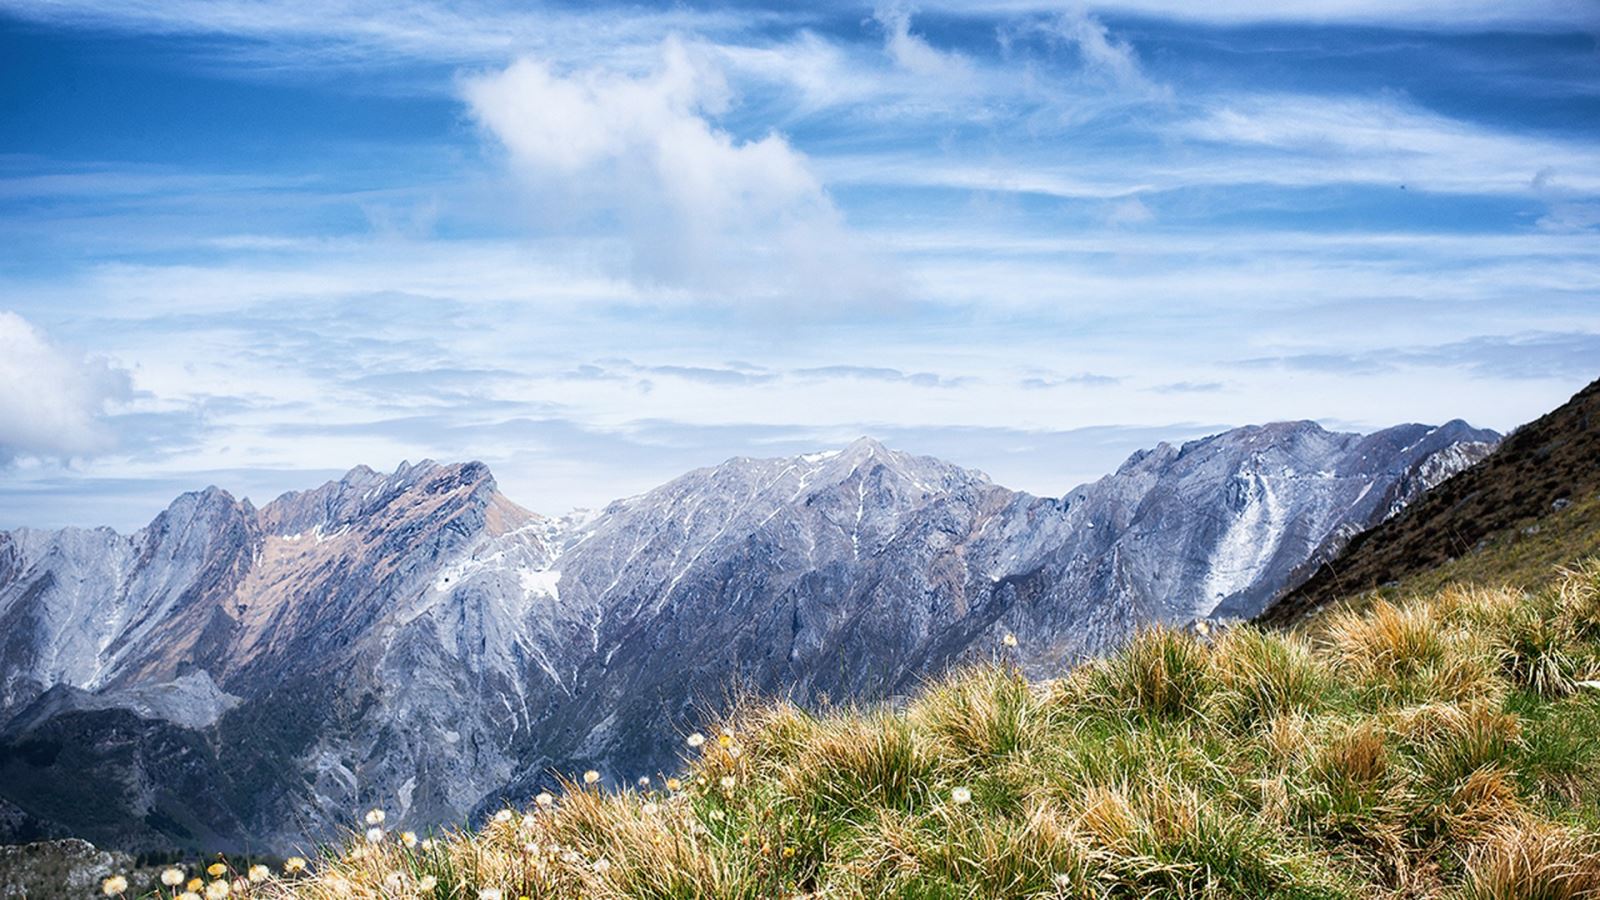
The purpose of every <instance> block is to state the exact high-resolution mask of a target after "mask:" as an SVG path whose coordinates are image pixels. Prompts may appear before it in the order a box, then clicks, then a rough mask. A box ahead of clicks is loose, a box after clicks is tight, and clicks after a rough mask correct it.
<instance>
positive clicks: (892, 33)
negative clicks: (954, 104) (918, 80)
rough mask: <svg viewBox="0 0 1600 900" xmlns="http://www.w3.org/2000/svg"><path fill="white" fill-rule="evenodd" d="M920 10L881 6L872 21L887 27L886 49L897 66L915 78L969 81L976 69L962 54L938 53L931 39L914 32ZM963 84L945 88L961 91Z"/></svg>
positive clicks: (907, 7)
mask: <svg viewBox="0 0 1600 900" xmlns="http://www.w3.org/2000/svg"><path fill="white" fill-rule="evenodd" d="M915 11H916V10H915V9H914V8H913V7H912V6H910V5H909V4H906V3H890V4H886V5H883V6H879V7H878V8H877V9H875V10H874V11H873V13H872V17H873V18H874V19H876V20H877V21H878V24H879V25H882V26H883V30H884V36H883V49H884V52H886V53H888V54H889V58H890V59H892V60H894V63H895V65H897V66H899V67H900V68H902V69H905V70H906V71H907V72H910V73H912V74H914V75H922V76H925V77H929V78H955V79H965V78H966V77H967V76H968V75H970V74H971V71H972V65H971V63H969V62H968V61H967V59H966V57H964V56H961V55H960V54H958V53H949V52H946V51H943V50H938V49H935V48H934V46H933V45H932V44H929V43H928V41H927V39H925V38H923V37H922V36H921V35H918V34H913V33H912V31H911V15H912V13H913V12H915ZM961 84H962V81H955V82H948V83H946V84H945V85H944V86H945V87H950V88H959V87H960V85H961Z"/></svg>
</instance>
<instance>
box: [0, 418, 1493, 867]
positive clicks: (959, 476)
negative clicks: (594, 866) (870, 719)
mask: <svg viewBox="0 0 1600 900" xmlns="http://www.w3.org/2000/svg"><path fill="white" fill-rule="evenodd" d="M1496 439H1497V435H1494V434H1493V433H1492V432H1486V431H1480V430H1476V429H1473V428H1471V427H1470V426H1467V425H1466V424H1465V423H1462V422H1451V423H1448V424H1446V425H1444V426H1439V427H1437V428H1429V427H1426V426H1420V425H1406V426H1398V427H1396V428H1391V429H1386V430H1384V431H1380V432H1377V433H1374V434H1372V435H1366V436H1362V435H1353V434H1339V433H1332V432H1328V431H1326V430H1324V429H1322V428H1320V427H1319V426H1317V425H1315V424H1314V423H1310V422H1291V423H1277V424H1273V425H1267V426H1259V427H1250V428H1241V429H1235V430H1233V431H1229V432H1224V433H1222V434H1219V435H1215V436H1212V437H1209V438H1204V439H1201V440H1196V441H1190V442H1188V443H1185V444H1183V445H1181V446H1173V445H1169V444H1162V445H1160V446H1158V447H1156V448H1154V449H1152V450H1149V451H1143V452H1141V453H1138V454H1135V455H1134V456H1133V457H1131V458H1130V459H1129V460H1128V461H1127V462H1126V463H1125V464H1124V465H1123V466H1122V467H1121V468H1119V469H1118V471H1117V472H1116V473H1114V474H1112V475H1108V476H1106V477H1104V478H1102V479H1100V480H1099V481H1097V482H1094V483H1092V484H1089V485H1084V486H1082V487H1080V488H1077V489H1075V490H1073V491H1071V492H1069V493H1068V494H1067V495H1066V496H1064V497H1062V498H1041V497H1035V496H1032V495H1029V494H1025V493H1020V492H1016V491H1011V490H1008V489H1006V488H1003V487H1000V486H998V485H995V484H993V483H992V482H991V481H990V480H989V479H988V478H987V477H986V476H984V475H983V474H981V473H978V472H975V471H972V470H967V469H962V468H960V467H957V466H954V465H951V464H949V463H945V462H942V461H940V460H937V459H933V458H930V457H919V456H913V455H910V454H906V453H901V452H898V451H893V450H889V449H887V448H885V447H883V446H882V445H881V444H878V443H877V442H875V441H872V440H870V439H862V440H859V441H856V442H855V443H853V444H851V445H850V446H848V447H846V448H843V449H840V450H834V451H828V452H822V453H815V454H807V455H804V456H799V457H793V458H788V459H747V458H739V459H733V460H729V461H728V462H726V463H723V464H722V465H719V466H715V467H711V468H707V469H700V470H696V471H693V472H690V473H687V474H685V475H684V476H682V477H680V478H678V479H674V480H673V481H671V482H668V483H667V484H665V485H662V486H661V487H659V488H656V489H655V490H653V491H650V492H648V493H646V494H643V495H640V496H637V497H633V498H629V499H626V500H620V501H617V502H615V503H613V504H611V505H610V506H608V507H606V508H605V509H604V510H602V511H599V512H598V513H594V514H592V515H588V516H581V517H569V518H566V519H555V518H550V517H546V516H541V515H538V514H536V513H533V512H530V511H528V510H526V509H523V508H522V507H520V506H517V505H516V504H514V503H512V502H511V501H510V500H508V499H507V498H505V497H504V496H503V495H502V494H501V493H500V492H499V490H498V488H497V487H496V485H495V483H494V479H493V477H492V475H491V474H490V473H489V471H488V469H487V467H485V466H484V465H482V464H481V463H464V464H454V465H440V464H437V463H433V462H427V461H425V462H423V463H419V464H416V465H402V466H401V467H400V468H399V469H397V470H396V471H395V472H393V473H389V474H383V473H379V472H375V471H373V470H371V469H368V468H366V467H358V468H356V469H353V470H351V471H350V472H349V473H348V474H347V475H346V476H344V477H343V478H341V479H340V480H338V481H335V482H330V483H328V484H325V485H323V486H322V487H319V488H316V489H314V490H309V491H302V492H295V493H290V494H285V495H284V496H282V497H279V498H278V499H276V500H274V501H272V502H271V503H269V504H267V505H265V506H263V507H261V508H260V509H256V508H255V507H253V506H252V505H251V504H250V503H249V502H248V501H240V500H236V499H234V498H233V497H231V496H230V495H228V494H227V493H226V492H224V491H220V490H218V489H215V488H210V489H207V490H205V491H200V492H195V493H191V494H185V495H183V496H182V497H180V498H178V499H177V500H176V501H174V503H173V504H172V506H171V507H169V508H168V509H167V510H166V511H164V512H163V513H161V514H160V515H159V516H157V517H156V519H155V520H154V521H153V522H152V523H151V524H150V525H149V526H148V527H146V528H144V529H142V530H140V531H139V532H137V533H135V534H133V535H120V534H117V533H115V532H113V531H111V530H109V529H63V530H61V531H54V532H45V531H36V530H29V529H20V530H18V531H15V532H9V533H0V829H9V832H10V833H11V834H12V835H13V836H28V835H32V834H47V833H52V832H70V833H73V834H79V835H83V836H86V837H89V838H91V839H93V840H95V841H96V842H98V843H101V844H109V845H116V846H128V847H159V846H170V845H187V846H204V847H218V846H240V845H242V844H244V843H246V842H247V841H248V840H249V838H247V837H246V836H250V835H255V836H259V840H262V841H265V843H266V844H267V846H269V847H274V848H283V847H287V846H289V845H291V844H293V843H295V842H297V841H301V840H303V839H304V838H305V837H307V836H309V835H318V834H325V833H327V831H328V830H329V829H330V828H331V827H333V826H334V825H335V824H337V823H342V822H344V821H347V819H348V815H349V812H350V811H351V810H353V809H356V808H358V807H360V806H362V805H364V804H369V803H382V804H383V805H385V806H387V807H389V808H390V809H392V810H395V811H396V813H397V818H399V819H400V820H401V821H402V822H407V823H418V824H431V823H440V822H450V821H456V820H459V819H460V818H461V817H463V816H467V815H472V814H481V813H482V811H483V810H485V809H487V808H488V807H489V806H490V805H493V804H496V803H498V802H499V800H500V798H501V797H502V796H506V795H510V796H526V795H527V794H530V793H531V792H533V791H534V790H537V789H538V787H539V786H541V785H543V784H547V783H548V781H549V778H550V775H549V772H550V770H551V769H552V768H557V769H560V770H563V771H572V770H574V769H575V768H588V767H591V766H592V767H596V768H599V769H601V771H602V772H604V773H605V776H606V778H607V779H608V781H612V782H613V783H615V782H624V781H627V780H631V779H632V778H633V777H635V776H637V775H640V774H646V773H654V772H655V771H657V770H659V769H661V768H664V767H671V765H672V764H673V761H674V754H675V752H676V749H677V746H678V742H677V740H676V735H677V733H678V731H679V730H681V729H685V728H687V727H690V726H691V725H692V724H693V723H695V722H697V721H699V719H700V712H701V711H702V707H703V705H705V704H713V705H714V704H717V703H719V702H721V701H723V700H724V699H725V697H726V692H727V691H728V690H729V688H730V686H732V685H740V686H744V687H749V688H753V689H755V690H758V691H761V692H764V693H769V694H772V693H781V694H786V695H789V696H793V697H796V698H799V699H801V700H804V701H808V702H812V701H816V700H817V699H818V698H820V697H823V696H827V697H831V698H834V699H837V700H843V699H847V698H860V699H874V698H883V697H888V696H892V695H896V694H901V693H905V692H908V691H909V690H910V689H911V688H912V687H913V686H914V685H915V684H916V683H917V682H918V681H919V680H921V679H922V678H925V677H926V676H928V675H929V674H932V673H936V672H938V671H940V670H941V669H943V668H945V667H947V666H949V665H951V664H953V663H957V662H959V661H961V660H964V659H970V658H974V657H986V656H988V655H992V654H994V653H995V652H998V648H999V646H1000V645H999V639H1000V637H1001V636H1003V635H1005V634H1016V635H1018V636H1019V637H1020V639H1021V646H1020V647H1019V648H1018V650H1017V651H1015V652H1016V653H1017V654H1018V658H1019V661H1020V662H1021V663H1022V664H1023V665H1024V667H1025V668H1026V669H1027V670H1028V671H1030V672H1032V673H1035V674H1042V673H1046V672H1051V671H1056V670H1058V669H1059V667H1060V666H1062V665H1064V664H1067V663H1070V662H1071V661H1073V660H1076V659H1081V658H1083V657H1084V656H1086V655H1089V654H1095V653H1099V652H1103V651H1104V650H1106V649H1107V648H1109V647H1111V646H1114V645H1115V644H1117V643H1118V642H1120V641H1121V640H1122V639H1123V638H1124V637H1125V636H1126V635H1127V634H1128V633H1129V632H1130V630H1131V629H1133V628H1135V627H1136V626H1138V625H1139V624H1143V623H1147V622H1152V621H1186V620H1188V619H1191V618H1195V617H1197V616H1207V615H1212V614H1213V613H1218V614H1227V615H1248V614H1251V613H1253V612H1255V611H1257V610H1259V609H1260V608H1262V607H1263V606H1264V605H1266V604H1267V603H1268V602H1269V601H1270V600H1271V599H1272V598H1273V597H1274V596H1275V595H1276V594H1277V593H1279V592H1280V591H1281V590H1282V589H1283V588H1285V587H1286V586H1288V585H1289V584H1291V583H1292V582H1293V581H1294V580H1295V578H1296V577H1297V576H1298V575H1299V574H1300V573H1303V572H1305V571H1307V570H1308V569H1309V567H1310V566H1312V565H1313V564H1314V563H1315V562H1316V561H1317V560H1318V559H1320V558H1323V557H1325V556H1327V555H1330V554H1331V553H1333V552H1334V551H1336V550H1337V548H1338V547H1340V546H1342V544H1343V543H1344V542H1345V541H1346V540H1348V539H1349V537H1350V535H1352V534H1355V533H1357V532H1359V531H1361V530H1364V529H1365V528H1368V527H1370V526H1372V525H1375V524H1377V523H1379V522H1381V521H1383V520H1384V519H1385V518H1387V517H1388V516H1390V515H1391V514H1392V513H1394V512H1395V511H1396V510H1397V509H1400V508H1402V507H1403V506H1404V505H1405V504H1407V503H1409V502H1411V501H1412V500H1414V499H1415V498H1416V496H1418V494H1420V493H1421V492H1422V491H1423V490H1425V489H1427V488H1428V487H1429V486H1431V485H1432V484H1434V483H1436V482H1437V481H1439V480H1440V479H1441V478H1444V477H1446V476H1448V475H1450V474H1452V473H1453V472H1455V471H1458V470H1459V469H1461V468H1463V467H1465V466H1467V465H1470V464H1471V463H1472V462H1475V461H1476V460H1478V459H1480V458H1482V457H1483V456H1485V455H1487V454H1488V453H1489V452H1490V450H1491V449H1492V448H1493V446H1494V442H1495V440H1496ZM91 798H94V799H91Z"/></svg>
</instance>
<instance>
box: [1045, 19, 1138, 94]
mask: <svg viewBox="0 0 1600 900" xmlns="http://www.w3.org/2000/svg"><path fill="white" fill-rule="evenodd" d="M1044 27H1045V30H1046V31H1048V32H1049V33H1051V34H1053V35H1055V36H1056V37H1059V38H1061V39H1063V40H1066V41H1068V42H1070V43H1071V44H1072V45H1073V46H1075V47H1076V48H1077V50H1078V56H1079V57H1080V58H1081V59H1082V60H1083V67H1084V70H1085V71H1086V72H1088V73H1090V74H1092V75H1094V76H1096V77H1098V78H1101V79H1103V80H1105V81H1107V82H1109V83H1110V84H1112V85H1114V86H1116V87H1117V88H1120V89H1121V90H1123V91H1128V92H1131V93H1136V94H1145V95H1150V96H1162V95H1165V94H1166V93H1167V90H1166V89H1165V88H1164V87H1162V86H1160V85H1157V84H1155V83H1154V82H1152V81H1151V80H1150V79H1149V78H1147V77H1146V76H1145V74H1144V70H1143V69H1141V68H1140V67H1139V56H1138V54H1137V53H1136V52H1135V51H1134V49H1133V45H1132V44H1129V43H1128V42H1127V41H1125V40H1122V39H1120V38H1117V37H1113V36H1112V34H1111V32H1110V31H1109V30H1107V28H1106V26H1105V25H1103V24H1102V23H1101V22H1100V20H1099V19H1096V18H1095V17H1094V16H1091V15H1089V14H1088V13H1086V12H1084V11H1083V10H1081V9H1078V10H1074V11H1070V12H1066V13H1063V14H1061V15H1060V16H1057V17H1056V18H1055V19H1053V20H1051V21H1050V23H1049V24H1047V25H1046V26H1044Z"/></svg>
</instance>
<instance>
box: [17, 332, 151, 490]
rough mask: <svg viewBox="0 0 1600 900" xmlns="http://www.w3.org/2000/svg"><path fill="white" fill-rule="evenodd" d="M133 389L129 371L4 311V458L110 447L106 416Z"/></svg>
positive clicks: (73, 453) (81, 452)
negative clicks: (52, 339) (75, 348)
mask: <svg viewBox="0 0 1600 900" xmlns="http://www.w3.org/2000/svg"><path fill="white" fill-rule="evenodd" d="M131 395H132V388H131V382H130V380H129V378H128V373H127V372H126V371H124V370H122V369H117V368H114V367H113V366H111V364H110V363H108V362H106V361H105V360H103V359H98V358H92V357H87V356H84V355H83V354H81V353H77V352H74V351H72V350H68V349H66V348H64V347H60V346H57V345H56V344H53V343H51V342H50V341H49V340H48V339H47V338H46V337H45V336H44V335H43V334H41V333H40V332H39V330H38V329H36V328H34V327H33V326H32V325H31V324H29V323H28V322H27V320H25V319H23V318H22V317H21V316H19V315H17V314H15V313H11V312H4V311H0V462H10V461H12V460H14V459H16V458H17V457H20V456H39V457H71V456H81V455H86V454H91V453H96V452H99V451H102V450H105V449H108V448H109V447H110V446H111V444H112V435H111V431H110V429H109V428H108V427H107V426H106V424H105V422H104V416H105V414H106V412H107V411H108V409H109V408H110V407H111V406H112V405H114V404H116V403H120V402H123V401H126V400H128V399H129V398H130V397H131Z"/></svg>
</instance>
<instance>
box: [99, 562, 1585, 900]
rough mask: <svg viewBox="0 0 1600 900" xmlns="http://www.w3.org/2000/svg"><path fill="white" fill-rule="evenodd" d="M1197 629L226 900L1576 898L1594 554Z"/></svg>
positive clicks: (995, 680) (952, 686)
mask: <svg viewBox="0 0 1600 900" xmlns="http://www.w3.org/2000/svg"><path fill="white" fill-rule="evenodd" d="M1212 637H1213V638H1214V640H1213V639H1208V638H1206V637H1198V636H1192V635H1187V634H1181V633H1177V632H1173V631H1167V630H1156V631H1151V632H1147V633H1145V634H1143V635H1141V636H1139V637H1138V638H1137V639H1135V640H1134V641H1133V642H1132V643H1131V644H1130V645H1129V646H1127V647H1126V649H1124V650H1123V651H1122V652H1121V653H1119V654H1117V655H1115V656H1113V657H1112V658H1110V659H1107V660H1105V661H1103V662H1101V663H1098V664H1094V665H1089V666H1085V667H1083V668H1081V669H1079V670H1077V671H1075V672H1073V673H1071V674H1070V675H1068V676H1066V677H1064V678H1062V679H1060V680H1058V681H1054V682H1050V683H1046V684H1035V685H1030V684H1027V683H1025V682H1024V681H1023V680H1021V679H1020V678H1019V677H1018V676H1017V675H1016V674H1015V672H1014V670H1013V669H1012V668H1010V667H1009V666H1007V665H1005V664H1003V663H1002V664H999V665H996V666H993V667H987V668H982V669H977V670H969V671H965V672H962V673H959V674H957V675H954V676H952V677H950V678H948V679H947V680H944V681H942V682H939V683H936V684H933V685H930V686H929V687H928V689H927V690H926V691H925V692H924V693H923V694H922V695H921V697H920V698H919V699H917V700H915V701H914V702H913V703H911V705H910V706H909V707H907V708H906V709H904V710H902V711H898V712H896V711H890V710H881V709H873V710H839V711H836V712H831V713H827V714H823V715H812V714H808V713H806V712H804V711H801V710H799V709H796V708H794V707H792V706H787V705H782V704H777V705H764V706H761V705H752V706H750V707H749V708H746V709H742V710H740V711H738V712H736V713H735V714H733V715H732V716H731V717H730V718H729V719H728V721H727V722H726V730H722V729H716V730H712V731H710V732H709V733H710V734H711V735H712V737H711V739H709V740H706V741H705V742H704V743H703V744H702V745H699V746H697V747H691V746H689V745H688V744H687V743H685V745H684V746H685V753H686V756H687V758H688V762H687V764H686V770H685V774H684V776H683V781H682V783H679V782H678V781H676V780H672V781H666V782H663V781H661V780H659V779H658V780H657V782H655V783H653V784H651V785H649V786H647V787H644V786H642V787H641V788H640V789H638V790H634V791H629V792H626V793H623V794H620V795H619V794H615V793H602V792H599V791H597V790H595V789H592V788H587V787H585V786H584V785H583V783H582V780H581V779H580V780H579V781H578V782H576V783H574V784H572V785H571V786H569V788H568V789H567V790H566V791H565V792H564V793H562V794H561V795H560V796H558V797H553V798H545V799H546V800H547V801H548V803H547V804H546V805H540V804H538V803H535V804H532V805H531V806H530V807H529V808H527V809H514V810H507V811H505V812H504V813H502V814H501V815H500V816H499V817H498V820H497V821H495V822H492V823H490V824H489V825H487V826H486V827H485V828H484V829H482V830H481V831H461V832H451V833H447V834H441V835H437V836H434V837H433V838H432V839H428V838H424V839H423V840H421V841H415V842H412V841H408V840H407V839H405V836H400V835H394V834H386V833H377V832H375V833H373V834H372V835H371V837H373V838H375V839H377V840H376V841H375V842H369V841H367V840H366V838H365V837H364V836H363V835H361V834H359V833H358V834H356V835H355V837H354V839H353V840H352V842H351V843H350V844H348V845H347V846H345V847H343V848H339V849H336V850H332V851H330V853H329V855H328V856H327V857H326V858H325V859H321V860H314V861H313V862H312V864H311V867H310V870H311V871H310V874H303V875H298V876H286V875H283V874H281V873H278V872H275V873H274V874H272V875H270V876H267V877H264V880H262V881H261V882H259V883H254V884H252V883H249V882H248V881H240V882H239V883H238V884H236V885H234V886H233V888H232V895H233V896H239V895H241V894H246V895H251V896H261V897H298V898H335V897H371V898H376V897H410V896H431V897H465V898H477V897H484V898H495V897H500V898H505V900H515V898H519V897H529V898H546V897H562V898H566V897H588V898H610V897H653V898H668V897H729V898H733V897H738V898H766V897H780V896H782V897H792V896H805V895H810V896H818V897H824V896H825V897H835V898H869V897H870V898H880V897H904V898H930V900H931V898H979V897H996V898H999V897H1219V898H1220V897H1279V898H1291V897H1293V898H1333V897H1455V898H1464V900H1465V898H1471V900H1486V898H1546V897H1548V898H1582V897H1600V740H1596V738H1597V736H1600V683H1586V682H1592V681H1593V679H1595V678H1597V677H1600V564H1592V565H1589V566H1586V567H1583V568H1581V569H1579V570H1577V571H1572V572H1568V573H1566V574H1564V575H1561V576H1560V577H1557V578H1554V579H1552V580H1550V581H1549V582H1548V583H1547V584H1546V585H1545V587H1544V588H1543V589H1541V590H1539V591H1538V592H1536V593H1532V594H1528V593H1524V592H1522V591H1520V590H1503V589H1493V588H1482V587H1452V588H1447V589H1444V590H1442V591H1440V592H1438V593H1437V594H1434V595H1432V596H1430V597H1426V598H1420V599H1416V600H1414V601H1411V602H1408V603H1407V604H1406V605H1394V604H1390V603H1388V602H1387V601H1378V602H1376V603H1375V604H1374V605H1372V606H1371V607H1370V608H1368V609H1366V610H1361V611H1342V612H1332V613H1329V614H1327V615H1324V616H1321V617H1318V619H1317V621H1316V628H1315V630H1314V631H1311V632H1308V633H1305V634H1289V633H1280V632H1265V631H1262V630H1259V629H1257V628H1254V627H1240V628H1237V629H1234V630H1232V631H1229V632H1227V633H1225V634H1222V635H1216V636H1212ZM1023 639H1024V640H1026V638H1025V637H1024V638H1023ZM999 652H1000V653H1001V654H1002V655H1003V654H1004V653H1006V652H1009V651H1008V649H1007V648H1000V650H999ZM662 740H665V741H675V742H682V741H683V738H682V737H681V736H677V735H662ZM357 827H358V828H365V827H366V826H365V825H359V824H358V825H357ZM256 874H257V875H264V873H262V872H257V873H256ZM227 877H230V876H224V878H227ZM205 880H206V881H212V880H214V879H211V878H210V877H207V878H206V879H205ZM114 886H115V885H114Z"/></svg>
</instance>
